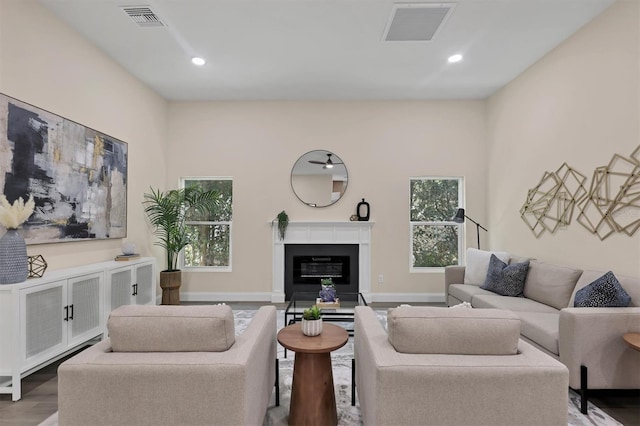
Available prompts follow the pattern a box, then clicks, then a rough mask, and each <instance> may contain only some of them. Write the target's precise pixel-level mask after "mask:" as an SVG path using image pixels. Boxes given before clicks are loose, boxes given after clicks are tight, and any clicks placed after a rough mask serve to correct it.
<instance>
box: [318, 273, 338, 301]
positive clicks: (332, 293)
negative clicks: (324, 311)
mask: <svg viewBox="0 0 640 426" xmlns="http://www.w3.org/2000/svg"><path fill="white" fill-rule="evenodd" d="M320 285H321V287H322V289H321V290H320V299H321V300H322V301H323V302H335V301H336V288H335V286H334V285H333V279H332V278H321V279H320Z"/></svg>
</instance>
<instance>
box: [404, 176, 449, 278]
mask: <svg viewBox="0 0 640 426" xmlns="http://www.w3.org/2000/svg"><path fill="white" fill-rule="evenodd" d="M410 185H411V206H410V215H411V217H410V221H411V248H412V262H411V266H412V267H413V268H434V267H445V266H448V265H457V264H458V259H459V241H460V240H459V235H458V232H459V229H460V226H459V225H458V224H456V223H454V222H452V221H451V218H452V217H453V216H454V214H455V212H456V210H457V209H458V207H459V206H461V205H462V199H461V197H460V194H461V191H460V186H461V185H462V180H461V179H459V178H420V179H411V183H410Z"/></svg>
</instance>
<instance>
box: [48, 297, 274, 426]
mask: <svg viewBox="0 0 640 426" xmlns="http://www.w3.org/2000/svg"><path fill="white" fill-rule="evenodd" d="M108 329H109V336H110V337H109V338H108V339H106V340H104V341H102V342H100V343H98V344H96V345H94V346H93V347H91V348H89V349H86V350H85V351H83V352H81V353H79V354H78V355H76V356H74V357H73V358H71V359H69V360H67V361H65V362H64V363H62V364H61V365H60V367H59V369H58V408H59V422H60V425H61V426H64V425H155V426H158V425H177V424H188V425H261V424H262V422H263V420H264V416H265V414H266V411H267V406H268V404H269V400H270V398H271V395H272V393H273V388H274V383H275V376H276V372H275V370H276V310H275V307H274V306H264V307H261V308H260V309H259V310H258V311H257V312H256V314H255V316H254V317H253V319H252V321H251V322H250V324H249V325H248V327H247V328H246V330H245V331H244V332H243V333H242V334H241V335H239V336H237V337H236V336H235V335H234V325H233V313H232V311H231V308H229V307H228V306H223V305H220V306H200V305H198V306H196V305H193V306H122V307H120V308H117V309H116V310H114V311H113V312H112V313H111V315H110V318H109V323H108Z"/></svg>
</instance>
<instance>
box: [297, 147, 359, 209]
mask: <svg viewBox="0 0 640 426" xmlns="http://www.w3.org/2000/svg"><path fill="white" fill-rule="evenodd" d="M347 181H348V174H347V168H346V166H345V165H344V163H343V162H342V160H341V159H340V157H338V156H337V155H335V154H334V153H333V152H331V151H324V150H315V151H309V152H307V153H306V154H304V155H303V156H302V157H300V158H298V161H296V163H295V164H294V165H293V169H291V188H293V192H294V193H295V194H296V196H297V197H298V198H299V199H300V201H302V202H303V203H305V204H306V205H308V206H311V207H327V206H330V205H331V204H333V203H335V202H336V201H338V200H339V199H340V197H342V194H344V191H345V190H346V189H347Z"/></svg>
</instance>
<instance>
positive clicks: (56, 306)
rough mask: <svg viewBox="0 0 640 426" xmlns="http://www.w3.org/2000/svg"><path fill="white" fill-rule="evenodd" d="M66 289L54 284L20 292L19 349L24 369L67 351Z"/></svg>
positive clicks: (62, 284)
mask: <svg viewBox="0 0 640 426" xmlns="http://www.w3.org/2000/svg"><path fill="white" fill-rule="evenodd" d="M66 289H67V287H66V281H56V282H52V283H49V284H43V285H41V286H37V287H30V288H26V289H24V290H21V291H20V316H21V319H20V327H21V328H22V330H20V331H21V333H20V338H21V342H20V346H21V348H20V349H21V352H22V353H21V357H22V359H23V361H26V365H25V367H29V366H33V365H37V364H39V363H40V362H41V360H43V359H46V358H47V357H48V354H50V353H55V352H61V351H62V350H63V349H64V348H65V347H66V343H67V321H68V317H67V319H66V320H65V317H66V314H67V311H66V310H65V307H66V306H67V294H66V293H67V292H66Z"/></svg>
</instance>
